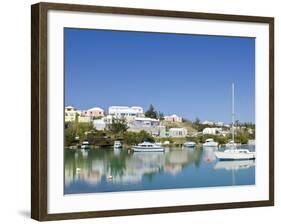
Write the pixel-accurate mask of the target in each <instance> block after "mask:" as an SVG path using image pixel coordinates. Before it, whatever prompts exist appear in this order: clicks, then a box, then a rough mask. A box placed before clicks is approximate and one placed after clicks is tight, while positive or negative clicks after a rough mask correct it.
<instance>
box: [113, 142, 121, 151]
mask: <svg viewBox="0 0 281 224" xmlns="http://www.w3.org/2000/svg"><path fill="white" fill-rule="evenodd" d="M113 147H114V148H115V149H118V148H121V147H122V143H121V142H120V141H114V146H113Z"/></svg>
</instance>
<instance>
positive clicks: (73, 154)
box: [64, 148, 255, 194]
mask: <svg viewBox="0 0 281 224" xmlns="http://www.w3.org/2000/svg"><path fill="white" fill-rule="evenodd" d="M214 150H215V149H212V148H204V149H202V148H201V149H188V148H183V149H182V148H169V149H166V151H165V152H164V153H163V152H155V153H154V152H143V153H140V152H138V153H136V152H135V153H133V152H130V151H127V150H122V149H117V150H116V149H113V148H108V149H100V150H98V149H97V150H96V149H95V150H89V151H83V152H82V151H72V150H67V149H66V150H65V189H64V190H65V194H74V193H94V192H115V191H135V190H157V189H175V188H196V187H216V186H233V185H253V184H255V160H244V161H217V159H216V157H215V155H214Z"/></svg>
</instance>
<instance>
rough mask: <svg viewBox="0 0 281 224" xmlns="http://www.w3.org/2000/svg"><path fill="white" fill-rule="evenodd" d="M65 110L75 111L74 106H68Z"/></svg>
mask: <svg viewBox="0 0 281 224" xmlns="http://www.w3.org/2000/svg"><path fill="white" fill-rule="evenodd" d="M65 108H66V109H74V107H73V106H66V107H65Z"/></svg>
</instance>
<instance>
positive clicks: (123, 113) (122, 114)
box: [108, 106, 144, 120]
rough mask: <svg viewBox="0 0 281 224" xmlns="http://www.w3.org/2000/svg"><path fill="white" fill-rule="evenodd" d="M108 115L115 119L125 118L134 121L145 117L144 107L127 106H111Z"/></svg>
mask: <svg viewBox="0 0 281 224" xmlns="http://www.w3.org/2000/svg"><path fill="white" fill-rule="evenodd" d="M108 114H109V115H112V116H113V117H114V118H119V119H120V118H125V119H127V120H132V118H135V117H143V116H144V112H143V108H142V107H137V106H135V107H127V106H111V107H109V108H108Z"/></svg>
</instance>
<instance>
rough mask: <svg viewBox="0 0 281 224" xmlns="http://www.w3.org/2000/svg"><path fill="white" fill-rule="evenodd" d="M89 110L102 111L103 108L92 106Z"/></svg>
mask: <svg viewBox="0 0 281 224" xmlns="http://www.w3.org/2000/svg"><path fill="white" fill-rule="evenodd" d="M89 110H98V111H103V109H101V108H100V107H93V108H90V109H89Z"/></svg>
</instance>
